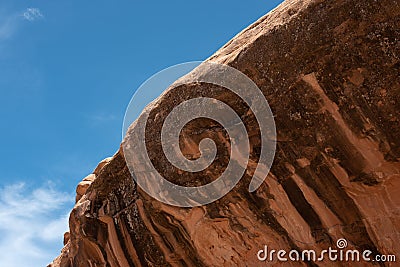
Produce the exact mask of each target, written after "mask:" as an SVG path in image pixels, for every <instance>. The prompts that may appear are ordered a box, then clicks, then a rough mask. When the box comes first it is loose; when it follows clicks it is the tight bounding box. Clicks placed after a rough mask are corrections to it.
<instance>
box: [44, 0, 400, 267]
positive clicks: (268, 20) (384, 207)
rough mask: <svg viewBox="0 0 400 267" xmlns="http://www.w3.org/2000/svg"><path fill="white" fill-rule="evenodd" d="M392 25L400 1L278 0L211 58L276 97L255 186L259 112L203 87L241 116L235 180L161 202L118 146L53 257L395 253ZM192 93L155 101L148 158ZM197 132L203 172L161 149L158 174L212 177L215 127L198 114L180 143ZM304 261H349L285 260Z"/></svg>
mask: <svg viewBox="0 0 400 267" xmlns="http://www.w3.org/2000/svg"><path fill="white" fill-rule="evenodd" d="M399 25H400V2H399V1H398V0H380V1H374V0H361V1H355V0H336V1H321V0H294V1H286V2H284V3H283V4H281V5H280V6H279V7H278V8H277V9H275V10H273V11H272V12H271V13H269V14H267V15H266V16H265V17H263V18H261V19H260V20H259V21H257V22H256V23H255V24H253V25H251V26H250V27H249V28H247V29H246V30H244V31H243V32H242V33H240V34H239V35H238V36H237V37H235V38H234V39H233V40H231V41H230V42H229V43H228V44H226V45H225V46H224V47H223V48H222V49H221V50H219V51H218V52H217V53H216V54H215V55H214V56H212V57H211V58H210V59H208V60H209V61H213V62H218V63H222V64H228V65H230V66H232V67H234V68H237V69H239V70H241V71H242V72H244V73H245V74H247V75H248V76H249V77H250V78H251V79H252V80H253V81H254V82H255V83H256V84H257V85H258V87H259V88H260V89H261V90H262V92H263V94H264V95H265V97H266V98H267V100H268V102H269V104H270V106H271V109H272V111H273V113H274V115H275V121H276V127H277V136H278V143H277V151H276V157H275V161H274V164H273V166H272V169H271V172H270V173H269V174H268V177H267V179H266V180H265V182H264V184H263V185H262V186H261V187H260V188H259V189H258V190H257V191H256V192H254V193H249V192H248V190H247V186H248V183H249V181H250V178H251V176H250V175H249V174H251V170H252V169H254V165H255V164H256V162H257V157H258V156H259V155H258V153H259V146H260V132H259V130H258V128H257V124H256V123H255V120H254V116H253V115H252V114H251V112H248V111H249V108H248V107H247V106H246V105H244V104H243V103H242V102H241V101H240V100H239V99H236V98H235V96H234V95H232V94H231V93H229V92H226V91H224V90H219V89H213V88H212V87H207V86H204V85H203V86H202V87H201V90H203V92H209V93H210V94H212V96H213V97H215V98H218V99H222V100H223V101H225V102H228V103H229V104H230V105H231V106H232V107H234V109H235V110H236V111H237V112H238V114H239V115H240V116H241V117H242V119H243V120H244V121H245V122H246V126H247V129H248V131H249V135H250V145H251V151H252V154H251V159H250V162H249V166H248V173H247V174H246V175H245V176H244V177H243V179H242V180H241V181H240V183H239V184H238V186H236V187H235V189H234V190H232V191H231V192H230V193H229V194H228V195H226V196H225V197H223V198H222V199H220V200H219V201H217V202H214V203H212V204H209V205H207V206H203V207H196V208H177V207H171V206H168V205H164V204H162V203H160V202H158V201H156V200H154V199H152V198H151V197H149V196H148V195H147V194H145V193H144V192H142V191H141V190H140V189H139V188H137V187H136V186H135V183H134V182H133V179H132V178H131V176H130V173H129V170H128V168H127V166H126V164H125V160H124V155H123V151H122V149H120V150H119V151H118V153H117V154H116V155H115V156H114V157H113V158H112V159H111V160H108V161H107V162H102V164H101V165H102V166H100V167H99V168H97V170H96V171H95V175H93V176H91V177H89V178H87V179H85V180H84V182H82V183H81V184H80V185H79V186H78V190H77V203H76V205H75V207H74V209H73V210H72V212H71V216H70V233H69V235H66V238H65V241H66V244H65V247H64V248H63V250H62V253H61V255H60V256H59V257H58V258H57V259H55V261H54V262H53V263H52V264H51V266H53V267H56V266H57V267H58V266H60V267H67V266H111V267H117V266H121V267H122V266H265V265H266V263H260V262H259V261H258V260H257V256H256V253H257V251H258V250H260V249H262V248H263V247H264V245H268V246H270V247H273V248H275V249H286V250H290V249H299V250H301V249H315V250H317V251H320V250H322V249H326V248H327V247H328V246H334V244H335V242H336V240H337V239H339V238H345V239H346V240H347V241H348V242H349V247H350V248H357V249H360V250H362V249H370V250H371V251H373V252H374V253H381V254H393V253H394V254H395V253H396V252H399V251H400V243H399V242H398V241H399V240H400V163H399V160H400V122H399V119H400V28H399ZM195 86H198V85H190V86H189V87H195ZM188 89H189V88H188V85H186V86H181V87H180V88H177V89H175V90H174V91H168V92H166V93H165V94H164V95H163V96H162V97H161V98H159V99H158V100H157V103H156V104H155V109H154V112H152V114H151V115H150V117H151V118H155V116H156V115H157V116H158V119H157V120H155V122H154V125H153V126H154V127H152V129H154V130H153V131H154V132H150V133H149V135H150V136H152V137H154V138H152V139H151V140H152V141H151V142H149V143H148V149H149V150H150V151H151V153H153V158H154V157H155V156H157V155H160V152H161V147H160V142H159V137H158V139H157V136H156V135H157V131H159V130H160V128H159V127H160V125H161V124H162V121H163V119H165V116H166V115H167V114H168V111H169V110H171V109H172V108H173V107H174V106H175V105H176V103H179V102H181V101H183V100H184V99H186V98H191V97H194V96H196V95H195V93H193V92H194V91H196V90H188ZM199 91H200V90H197V92H199ZM152 116H153V117H152ZM157 127H158V128H157ZM199 129H203V130H199ZM204 137H211V138H213V139H214V140H216V141H217V143H218V144H220V146H221V151H220V150H219V156H218V158H217V160H216V162H214V163H213V165H212V166H211V167H210V168H209V169H207V170H206V171H204V172H200V173H197V174H195V175H188V174H182V173H178V172H177V170H176V169H174V168H171V167H168V166H169V165H170V164H169V163H168V162H167V161H166V159H165V158H163V157H161V158H160V159H158V160H157V162H155V165H156V167H157V168H158V170H160V171H161V172H164V173H165V175H166V176H167V177H169V179H170V180H171V181H173V182H175V183H177V184H185V185H189V184H193V183H192V181H196V182H198V183H207V182H209V181H210V180H212V179H215V178H217V177H218V176H219V174H220V173H221V172H222V171H223V169H224V167H223V166H225V165H224V164H226V162H227V160H228V159H229V155H228V154H227V153H226V151H227V149H226V147H228V146H229V142H227V137H226V133H225V132H224V130H223V129H221V128H220V127H218V125H210V122H207V121H206V120H196V121H195V122H193V123H191V124H190V125H188V127H186V128H185V130H184V132H183V138H182V144H181V146H182V150H184V151H185V152H186V153H187V154H190V153H192V154H196V153H198V148H197V144H198V141H199V140H201V139H202V138H204ZM150 157H152V156H151V155H150ZM266 175H267V174H266ZM89 184H90V186H89ZM281 264H282V263H281ZM281 264H279V263H271V264H270V266H280V265H281ZM303 265H304V266H306V265H308V266H342V265H345V264H342V265H340V264H339V263H338V262H323V263H321V262H315V263H314V262H303V263H299V262H292V263H286V266H303ZM382 265H383V264H382ZM386 265H388V266H389V265H390V264H388V263H387V264H386ZM345 266H346V265H345ZM347 266H366V263H358V264H357V263H351V264H350V263H349V264H348V265H347ZM391 266H396V265H395V264H392V265H391Z"/></svg>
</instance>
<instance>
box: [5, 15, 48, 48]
mask: <svg viewBox="0 0 400 267" xmlns="http://www.w3.org/2000/svg"><path fill="white" fill-rule="evenodd" d="M21 18H22V19H21ZM42 18H44V16H43V14H42V12H41V11H40V9H39V8H31V7H30V8H27V9H26V10H25V11H23V12H18V13H15V12H13V13H7V12H5V11H4V10H0V41H3V40H6V39H9V38H11V37H12V35H13V34H14V32H16V31H17V29H18V27H19V24H20V22H21V21H22V20H28V21H35V20H37V19H42Z"/></svg>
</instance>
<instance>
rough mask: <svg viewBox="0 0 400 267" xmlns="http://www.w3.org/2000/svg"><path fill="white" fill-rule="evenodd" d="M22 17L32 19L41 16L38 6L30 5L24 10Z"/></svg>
mask: <svg viewBox="0 0 400 267" xmlns="http://www.w3.org/2000/svg"><path fill="white" fill-rule="evenodd" d="M23 17H24V19H26V20H29V21H34V20H37V19H41V18H43V14H42V12H41V11H40V9H39V8H34V7H30V8H27V9H26V10H25V12H24V13H23Z"/></svg>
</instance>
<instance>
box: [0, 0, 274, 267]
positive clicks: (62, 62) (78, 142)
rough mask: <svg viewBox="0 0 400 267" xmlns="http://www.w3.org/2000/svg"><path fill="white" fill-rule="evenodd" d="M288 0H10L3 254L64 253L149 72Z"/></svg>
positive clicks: (4, 64) (1, 15)
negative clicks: (80, 197)
mask: <svg viewBox="0 0 400 267" xmlns="http://www.w3.org/2000/svg"><path fill="white" fill-rule="evenodd" d="M279 2H281V1H275V0H272V1H271V0H268V1H259V0H249V1H237V0H230V1H227V0H220V1H215V0H203V1H133V0H131V1H123V0H121V1H103V0H99V1H77V0H71V1H66V0H64V1H59V0H43V1H24V0H20V1H13V0H2V1H1V2H0V93H1V97H0V114H1V124H0V146H1V152H2V156H1V161H0V167H1V175H0V236H1V239H0V251H2V255H3V256H1V257H0V266H4V267H14V266H26V267H36V266H46V264H47V263H48V262H50V261H51V260H52V258H53V257H55V256H56V255H58V253H59V250H60V249H61V247H62V234H63V232H64V231H65V230H66V228H67V223H66V222H67V214H68V211H69V210H70V209H71V208H72V206H73V200H74V191H75V187H76V184H77V183H78V182H79V181H80V180H81V179H82V178H83V177H85V176H86V175H87V174H89V173H90V172H91V171H92V170H93V169H94V168H95V167H96V165H97V163H98V162H99V161H100V160H102V159H103V158H105V157H109V156H112V155H113V154H114V153H115V152H116V151H117V149H118V147H119V143H120V142H121V130H122V122H123V117H124V113H125V109H126V107H127V105H128V103H129V101H130V99H131V97H132V95H133V93H134V92H135V90H136V88H138V87H139V86H140V84H141V83H143V82H144V81H145V80H146V79H147V78H149V77H150V76H151V75H153V74H154V73H156V72H158V71H160V70H162V69H164V68H166V67H169V66H171V65H175V64H178V63H182V62H187V61H194V60H204V59H206V58H207V57H209V56H210V55H212V54H213V53H214V52H215V51H216V50H217V49H218V48H220V47H221V46H222V45H224V44H225V43H226V42H227V41H229V40H230V39H231V38H232V37H233V36H234V35H236V34H237V33H238V32H239V31H241V30H242V29H243V28H245V27H246V26H248V25H249V24H251V23H252V22H254V21H255V20H256V19H258V18H259V17H261V16H262V15H264V14H265V13H267V12H268V11H269V10H271V9H272V8H273V7H275V6H276V5H278V3H279ZM4 255H5V256H4Z"/></svg>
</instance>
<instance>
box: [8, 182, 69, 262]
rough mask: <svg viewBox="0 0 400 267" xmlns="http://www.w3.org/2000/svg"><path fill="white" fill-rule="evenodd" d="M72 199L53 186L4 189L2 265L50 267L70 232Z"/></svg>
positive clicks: (14, 186) (18, 186) (14, 185)
mask: <svg viewBox="0 0 400 267" xmlns="http://www.w3.org/2000/svg"><path fill="white" fill-rule="evenodd" d="M72 199H73V198H72V196H71V195H69V194H67V193H65V192H61V191H58V190H56V189H54V188H53V186H52V185H51V184H47V185H43V186H41V187H39V188H35V189H33V190H30V189H29V188H28V187H27V186H26V185H25V184H24V183H19V184H12V185H9V186H5V187H3V188H0V236H1V238H0V251H1V252H2V256H1V257H0V266H7V267H17V266H26V267H31V266H32V267H34V266H46V265H47V264H48V263H49V262H51V261H52V259H53V258H54V257H55V256H56V255H57V254H58V253H59V249H61V247H62V236H63V233H64V232H65V231H66V230H67V229H68V216H67V212H68V211H67V210H69V209H70V208H71V205H72Z"/></svg>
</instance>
